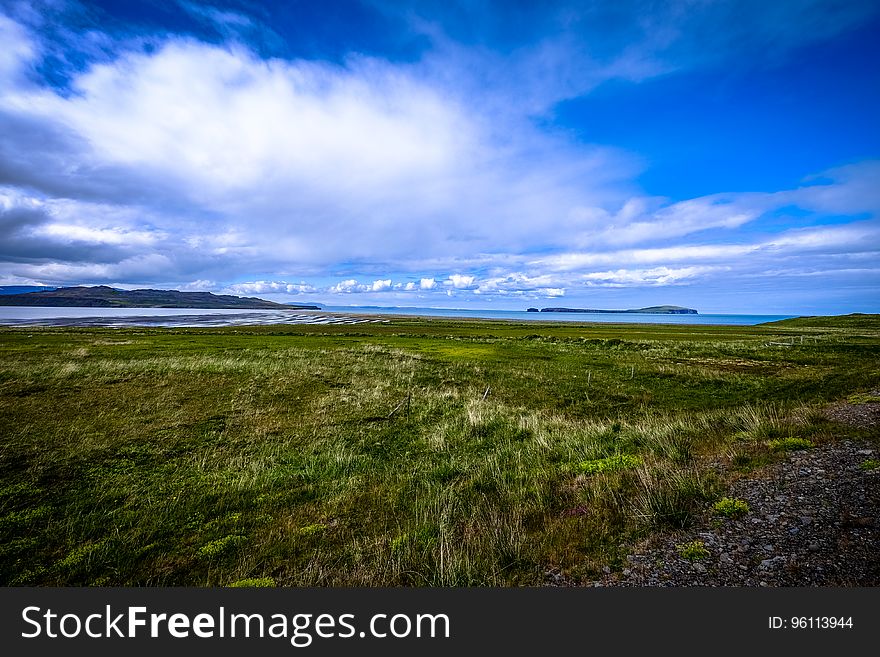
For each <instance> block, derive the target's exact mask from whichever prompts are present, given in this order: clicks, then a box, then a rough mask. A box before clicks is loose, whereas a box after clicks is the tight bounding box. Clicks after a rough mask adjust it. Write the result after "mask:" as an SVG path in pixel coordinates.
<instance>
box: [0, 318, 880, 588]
mask: <svg viewBox="0 0 880 657" xmlns="http://www.w3.org/2000/svg"><path fill="white" fill-rule="evenodd" d="M877 388H880V316H877V315H873V316H868V315H863V316H857V317H853V316H848V317H844V318H837V319H828V318H815V319H799V320H789V321H785V322H780V323H776V324H772V325H765V326H758V327H717V326H661V325H638V324H626V325H598V324H597V325H574V324H543V323H528V324H508V323H503V322H489V321H485V322H477V321H451V320H421V319H414V318H404V319H396V320H394V321H393V322H392V323H390V324H382V325H354V326H296V327H292V326H276V327H257V328H253V329H248V328H240V327H239V328H227V329H165V330H161V329H27V328H21V329H0V583H2V584H7V585H10V584H11V585H25V584H36V585H195V586H202V585H230V584H234V583H241V582H243V581H244V582H245V583H248V582H250V583H252V584H267V585H268V584H272V583H274V584H277V585H322V586H323V585H328V586H338V585H367V586H388V585H414V586H425V585H430V586H452V585H491V586H495V585H523V584H541V583H542V582H543V581H544V580H545V574H546V572H547V571H548V570H550V569H553V570H556V571H562V572H564V573H566V574H568V575H569V576H571V577H573V578H574V579H576V580H578V579H585V578H590V577H592V576H594V575H596V574H597V573H598V572H600V571H601V569H602V568H603V567H604V566H610V567H612V568H618V567H620V566H621V564H620V562H621V559H622V557H623V556H624V555H625V550H626V546H627V545H628V544H629V543H631V542H632V541H635V540H638V539H639V538H641V537H644V536H645V535H646V534H647V533H649V532H656V531H662V530H664V529H666V528H670V527H679V526H684V525H686V524H687V523H688V522H689V521H690V519H691V518H692V517H693V515H694V514H695V513H698V512H699V511H700V510H701V509H705V508H707V507H708V506H709V505H710V504H711V503H712V502H713V501H715V500H716V499H718V498H719V496H720V495H721V494H722V491H723V485H724V482H725V480H726V479H728V478H729V477H735V476H737V474H738V473H740V472H744V471H748V470H751V469H754V468H756V467H760V466H761V465H763V464H766V463H768V462H770V461H772V460H773V459H776V458H782V454H783V452H782V451H781V450H779V451H775V450H774V449H773V446H775V445H779V444H784V443H780V442H773V441H779V440H780V439H785V438H802V439H807V440H809V441H811V442H812V443H813V444H815V443H819V442H822V441H825V440H831V439H834V438H835V437H840V436H843V435H852V434H853V432H855V431H856V430H854V429H851V428H847V427H843V426H840V425H835V424H832V423H830V422H829V421H828V420H827V419H825V418H824V416H823V414H822V412H821V409H822V407H823V405H825V404H826V403H828V402H830V401H835V400H843V399H846V398H847V397H848V396H850V395H858V394H862V395H864V394H865V393H867V392H870V391H872V390H876V389H877Z"/></svg>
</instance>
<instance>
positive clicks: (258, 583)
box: [229, 577, 275, 589]
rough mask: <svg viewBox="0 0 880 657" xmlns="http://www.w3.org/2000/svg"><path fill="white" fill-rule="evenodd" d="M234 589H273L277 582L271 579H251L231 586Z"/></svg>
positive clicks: (239, 581)
mask: <svg viewBox="0 0 880 657" xmlns="http://www.w3.org/2000/svg"><path fill="white" fill-rule="evenodd" d="M229 586H230V587H231V588H234V589H244V588H272V587H274V586H275V580H274V579H272V578H271V577H252V578H249V579H240V580H238V581H237V582H232V584H229Z"/></svg>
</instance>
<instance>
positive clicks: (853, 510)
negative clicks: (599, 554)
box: [592, 393, 880, 586]
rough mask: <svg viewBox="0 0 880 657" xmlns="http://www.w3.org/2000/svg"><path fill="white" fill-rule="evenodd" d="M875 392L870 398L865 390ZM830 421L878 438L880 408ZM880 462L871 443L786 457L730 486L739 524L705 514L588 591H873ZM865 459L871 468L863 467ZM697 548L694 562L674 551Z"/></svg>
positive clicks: (879, 565)
mask: <svg viewBox="0 0 880 657" xmlns="http://www.w3.org/2000/svg"><path fill="white" fill-rule="evenodd" d="M872 394H874V395H876V394H877V393H872ZM828 415H829V417H831V418H832V419H834V420H835V421H838V422H841V423H845V424H850V425H853V426H857V427H859V428H861V429H866V430H868V432H870V433H874V432H880V403H862V404H847V403H841V404H837V405H835V406H832V407H831V408H829V409H828ZM878 459H880V450H878V448H877V443H876V442H872V441H870V440H863V441H855V440H839V441H835V442H830V443H826V444H823V445H821V446H818V447H815V448H813V449H807V450H803V451H796V452H792V453H791V454H790V456H789V457H788V458H787V459H786V460H785V461H784V462H782V463H778V464H775V465H773V466H769V467H767V468H765V469H763V470H762V471H760V472H755V473H752V474H750V475H748V476H747V477H744V478H741V479H739V480H737V481H735V482H734V483H733V484H731V486H730V487H729V489H728V491H727V495H728V496H729V497H732V498H739V499H742V500H745V501H746V502H747V503H748V505H749V512H748V513H746V514H745V515H743V516H742V517H740V518H723V517H719V516H717V515H707V516H706V517H704V518H702V519H700V520H699V521H698V522H697V523H695V525H694V526H693V527H691V528H690V529H688V530H686V531H681V532H677V533H675V534H665V535H662V536H658V537H655V538H653V539H651V540H650V541H648V542H646V543H644V544H642V545H640V546H637V548H636V550H635V551H634V552H633V553H632V554H630V555H629V556H628V557H627V562H628V563H627V565H626V567H625V568H624V569H623V570H622V572H615V573H612V572H610V571H609V572H607V574H606V576H605V577H604V578H603V579H602V580H600V581H597V582H593V583H592V585H593V586H878V585H880V468H877V467H873V468H872V467H869V466H870V465H871V463H870V462H871V461H872V460H873V461H877V460H878ZM866 462H868V463H866ZM693 541H700V542H701V544H702V547H703V550H704V556H702V557H701V558H694V556H693V555H691V556H692V558H690V559H689V558H685V557H684V556H682V555H681V553H680V552H681V548H680V546H682V545H685V544H687V543H691V542H693Z"/></svg>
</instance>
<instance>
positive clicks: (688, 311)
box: [526, 306, 699, 315]
mask: <svg viewBox="0 0 880 657" xmlns="http://www.w3.org/2000/svg"><path fill="white" fill-rule="evenodd" d="M526 312H530V313H537V312H542V313H597V314H598V313H609V314H615V313H639V314H643V315H697V314H699V313H697V311H696V310H694V309H693V308H684V307H682V306H648V307H647V308H630V309H628V310H597V309H595V308H541V310H538V309H537V308H529V309H528V310H527V311H526Z"/></svg>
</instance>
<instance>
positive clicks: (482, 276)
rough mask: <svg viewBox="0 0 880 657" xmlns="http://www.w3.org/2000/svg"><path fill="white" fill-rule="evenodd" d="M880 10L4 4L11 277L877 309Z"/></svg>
mask: <svg viewBox="0 0 880 657" xmlns="http://www.w3.org/2000/svg"><path fill="white" fill-rule="evenodd" d="M878 33H880V3H878V2H864V1H862V2H856V1H849V2H848V1H841V0H837V1H831V0H800V1H798V2H786V1H782V0H780V1H779V2H766V1H763V2H757V1H752V0H738V1H736V2H725V1H720V0H719V1H716V2H708V1H705V0H691V1H687V2H684V1H679V2H661V3H657V2H639V1H618V2H589V1H582V2H577V3H565V2H557V3H552V2H550V3H548V2H488V1H472V2H450V1H446V2H439V1H438V2H412V3H406V2H381V1H378V0H369V1H368V0H363V1H355V0H349V1H341V0H340V1H334V2H310V1H305V0H300V1H299V2H278V3H271V2H257V1H255V0H238V1H227V2H190V1H179V2H170V1H168V2H159V1H158V0H144V1H141V2H134V1H133V2H110V1H102V2H67V1H63V0H48V1H37V2H33V1H31V2H17V1H15V0H0V42H2V43H3V44H4V48H3V50H2V52H0V284H7V285H12V284H50V285H71V284H108V285H116V286H120V287H147V286H149V287H162V288H176V289H184V290H208V291H213V292H223V293H235V294H243V295H255V296H260V297H263V298H268V299H273V300H278V301H318V302H322V303H326V304H331V305H349V304H352V305H389V306H390V305H402V306H438V307H465V308H467V307H493V308H510V309H522V308H525V307H528V306H547V305H553V306H559V305H565V306H571V307H595V308H624V307H638V306H643V305H654V304H662V303H670V304H679V305H685V306H690V307H693V308H697V309H699V310H700V311H701V312H707V313H709V312H742V313H771V314H772V313H790V314H832V313H845V312H880V260H878V255H880V220H878V213H880V128H878V121H877V120H876V116H877V114H878V106H880V73H878V71H880V39H877V34H878Z"/></svg>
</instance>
